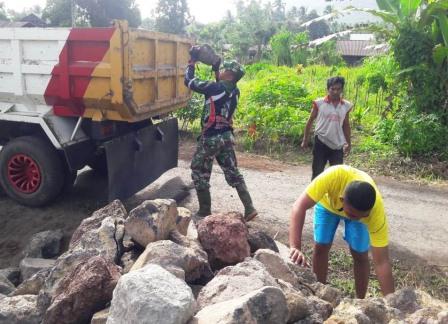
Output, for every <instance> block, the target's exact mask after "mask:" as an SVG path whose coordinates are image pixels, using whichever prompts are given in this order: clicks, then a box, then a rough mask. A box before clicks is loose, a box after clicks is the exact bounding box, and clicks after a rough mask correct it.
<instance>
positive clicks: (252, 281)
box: [197, 259, 278, 309]
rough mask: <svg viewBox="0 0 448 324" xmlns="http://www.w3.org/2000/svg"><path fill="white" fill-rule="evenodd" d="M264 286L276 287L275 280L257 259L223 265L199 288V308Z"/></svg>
mask: <svg viewBox="0 0 448 324" xmlns="http://www.w3.org/2000/svg"><path fill="white" fill-rule="evenodd" d="M264 286H274V287H278V284H277V282H276V280H275V279H274V278H273V277H272V276H271V275H270V274H269V272H267V271H266V269H265V268H264V266H263V264H261V262H259V261H257V260H253V259H247V260H246V261H244V262H241V263H238V264H237V265H235V266H229V267H225V268H224V269H222V270H220V271H219V272H218V273H217V274H216V275H215V277H214V278H213V279H212V280H211V281H210V282H209V283H208V284H207V285H206V286H205V287H203V288H202V289H201V291H200V293H199V296H198V299H197V301H198V306H199V308H200V309H202V308H204V307H205V306H208V305H211V304H215V303H219V302H223V301H227V300H230V299H233V298H238V297H241V296H243V295H246V294H248V293H250V292H252V291H254V290H257V289H260V288H262V287H264Z"/></svg>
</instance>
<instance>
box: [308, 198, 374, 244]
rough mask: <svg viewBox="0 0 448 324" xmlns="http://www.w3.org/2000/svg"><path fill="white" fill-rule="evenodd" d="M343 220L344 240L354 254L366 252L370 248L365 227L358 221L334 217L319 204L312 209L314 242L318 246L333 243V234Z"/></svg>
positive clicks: (334, 215)
mask: <svg viewBox="0 0 448 324" xmlns="http://www.w3.org/2000/svg"><path fill="white" fill-rule="evenodd" d="M341 220H343V221H344V224H345V234H344V240H345V241H346V242H347V243H348V245H349V246H350V248H351V249H352V250H354V251H356V252H359V253H363V252H367V251H368V250H369V247H370V238H369V232H368V230H367V226H366V225H365V224H363V223H361V222H359V221H355V220H351V219H349V218H345V217H341V216H339V215H336V214H334V213H332V212H330V211H329V210H327V209H326V208H324V207H323V206H322V205H321V204H317V205H316V206H315V207H314V222H313V223H314V241H315V242H316V243H319V244H331V243H333V238H334V233H335V232H336V228H337V227H338V225H339V221H341Z"/></svg>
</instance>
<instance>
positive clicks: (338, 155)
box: [311, 136, 344, 180]
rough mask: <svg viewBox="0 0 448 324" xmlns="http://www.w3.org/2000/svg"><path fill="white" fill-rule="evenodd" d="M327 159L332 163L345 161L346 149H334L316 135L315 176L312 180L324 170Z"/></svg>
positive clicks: (314, 152)
mask: <svg viewBox="0 0 448 324" xmlns="http://www.w3.org/2000/svg"><path fill="white" fill-rule="evenodd" d="M327 161H328V162H329V163H330V165H337V164H342V163H344V150H343V149H340V150H332V149H331V148H329V147H328V146H327V145H325V144H324V143H322V142H321V141H320V140H319V138H318V137H317V136H315V137H314V146H313V176H312V178H311V180H313V179H314V178H315V177H317V176H318V175H319V174H321V173H322V172H323V171H324V169H325V165H326V164H327Z"/></svg>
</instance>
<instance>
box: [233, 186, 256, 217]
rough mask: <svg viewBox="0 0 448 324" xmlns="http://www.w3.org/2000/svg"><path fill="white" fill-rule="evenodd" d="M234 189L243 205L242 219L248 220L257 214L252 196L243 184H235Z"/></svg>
mask: <svg viewBox="0 0 448 324" xmlns="http://www.w3.org/2000/svg"><path fill="white" fill-rule="evenodd" d="M236 191H237V192H238V196H239V197H240V199H241V202H242V203H243V205H244V220H245V221H246V222H249V221H251V220H252V219H254V218H255V216H257V215H258V212H257V210H256V209H255V208H254V205H253V203H252V198H251V197H250V194H249V191H248V190H247V187H246V185H245V184H242V185H239V186H237V187H236Z"/></svg>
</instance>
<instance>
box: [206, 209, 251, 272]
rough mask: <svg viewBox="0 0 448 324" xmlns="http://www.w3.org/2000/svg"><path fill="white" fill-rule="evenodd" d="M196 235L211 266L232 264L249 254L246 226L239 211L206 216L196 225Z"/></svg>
mask: <svg viewBox="0 0 448 324" xmlns="http://www.w3.org/2000/svg"><path fill="white" fill-rule="evenodd" d="M198 236H199V241H200V242H201V244H202V246H203V248H204V250H205V251H206V252H207V254H208V260H209V262H210V265H211V266H212V268H221V267H222V266H225V265H233V264H236V263H238V262H241V261H243V260H244V259H245V258H246V257H248V256H250V246H249V243H248V242H247V236H248V232H247V227H246V224H245V223H244V221H243V218H242V215H241V214H239V213H235V212H230V213H227V214H214V215H211V216H208V217H206V218H205V219H204V220H203V221H201V222H200V224H199V226H198Z"/></svg>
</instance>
